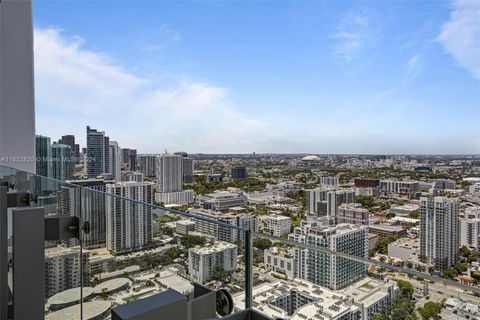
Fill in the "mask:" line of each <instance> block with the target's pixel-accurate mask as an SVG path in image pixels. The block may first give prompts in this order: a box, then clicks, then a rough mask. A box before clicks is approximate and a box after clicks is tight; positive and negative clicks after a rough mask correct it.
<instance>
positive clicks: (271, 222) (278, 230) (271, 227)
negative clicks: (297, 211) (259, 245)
mask: <svg viewBox="0 0 480 320" xmlns="http://www.w3.org/2000/svg"><path fill="white" fill-rule="evenodd" d="M265 222H266V225H267V229H268V231H270V232H271V234H272V235H274V236H277V237H281V236H283V235H284V234H289V233H290V228H291V227H292V218H290V217H285V216H280V215H276V214H272V215H269V216H267V218H266V220H265Z"/></svg>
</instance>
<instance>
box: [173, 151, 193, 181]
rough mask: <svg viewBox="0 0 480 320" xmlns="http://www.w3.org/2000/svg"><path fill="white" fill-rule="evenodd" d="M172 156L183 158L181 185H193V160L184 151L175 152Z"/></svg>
mask: <svg viewBox="0 0 480 320" xmlns="http://www.w3.org/2000/svg"><path fill="white" fill-rule="evenodd" d="M174 154H176V155H178V156H182V158H183V164H182V167H183V183H184V184H185V183H193V159H192V158H190V157H189V156H188V153H186V152H184V151H179V152H175V153H174Z"/></svg>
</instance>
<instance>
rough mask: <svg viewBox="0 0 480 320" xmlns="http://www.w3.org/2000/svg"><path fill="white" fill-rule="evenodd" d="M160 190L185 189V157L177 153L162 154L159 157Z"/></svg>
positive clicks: (158, 180) (158, 177) (158, 181)
mask: <svg viewBox="0 0 480 320" xmlns="http://www.w3.org/2000/svg"><path fill="white" fill-rule="evenodd" d="M157 184H158V192H160V193H167V192H177V191H182V190H183V157H182V156H180V155H176V154H162V155H160V156H159V157H158V158H157Z"/></svg>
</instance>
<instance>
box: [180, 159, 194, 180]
mask: <svg viewBox="0 0 480 320" xmlns="http://www.w3.org/2000/svg"><path fill="white" fill-rule="evenodd" d="M193 169H194V162H193V159H192V158H189V157H184V158H183V183H184V184H185V183H193Z"/></svg>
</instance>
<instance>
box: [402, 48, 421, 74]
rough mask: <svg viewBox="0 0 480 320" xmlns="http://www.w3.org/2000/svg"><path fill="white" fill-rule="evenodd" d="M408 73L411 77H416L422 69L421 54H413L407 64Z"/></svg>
mask: <svg viewBox="0 0 480 320" xmlns="http://www.w3.org/2000/svg"><path fill="white" fill-rule="evenodd" d="M406 69H407V75H408V76H409V77H411V78H415V77H416V76H418V75H419V74H420V72H421V71H422V63H421V57H420V55H419V54H415V55H414V56H412V57H411V58H410V59H409V60H408V61H407V64H406Z"/></svg>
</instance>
